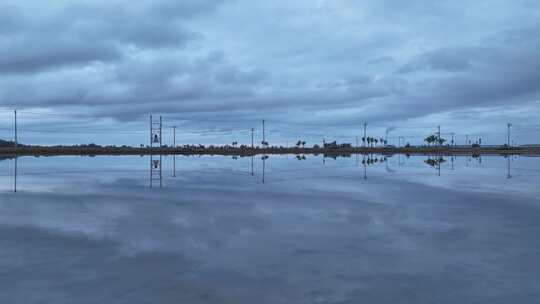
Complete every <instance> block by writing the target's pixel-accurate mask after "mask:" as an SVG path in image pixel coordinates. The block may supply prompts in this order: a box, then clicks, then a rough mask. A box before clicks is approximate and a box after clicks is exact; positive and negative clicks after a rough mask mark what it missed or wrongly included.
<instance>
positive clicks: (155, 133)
mask: <svg viewBox="0 0 540 304" xmlns="http://www.w3.org/2000/svg"><path fill="white" fill-rule="evenodd" d="M162 126H163V124H162V119H161V116H160V117H159V121H154V120H153V118H152V115H150V147H153V146H154V144H155V145H157V146H159V147H161V146H162V145H161V131H162V129H163V128H162Z"/></svg>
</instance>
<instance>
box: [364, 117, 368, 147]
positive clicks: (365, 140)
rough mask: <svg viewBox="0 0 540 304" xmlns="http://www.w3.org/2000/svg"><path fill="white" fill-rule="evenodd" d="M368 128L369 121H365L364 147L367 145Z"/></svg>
mask: <svg viewBox="0 0 540 304" xmlns="http://www.w3.org/2000/svg"><path fill="white" fill-rule="evenodd" d="M366 129H367V122H364V141H363V146H364V148H365V147H366V142H367V138H366V136H367V135H366V134H367V133H366V132H367V130H366Z"/></svg>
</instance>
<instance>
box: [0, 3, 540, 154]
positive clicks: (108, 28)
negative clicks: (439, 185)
mask: <svg viewBox="0 0 540 304" xmlns="http://www.w3.org/2000/svg"><path fill="white" fill-rule="evenodd" d="M539 20H540V4H539V3H538V1H535V0H514V1H507V0H491V1H482V0H479V1H444V0H441V1H431V0H411V1H397V0H396V1H390V0H371V1H353V0H333V1H330V0H296V1H286V0H274V1H252V0H180V1H178V0H141V1H127V0H116V1H110V0H107V1H106V0H93V1H92V0H86V1H83V0H81V1H67V0H65V1H61V0H57V1H53V0H49V1H38V0H17V1H11V0H4V1H1V2H0V118H1V120H0V129H1V132H0V136H1V137H3V138H10V137H11V136H12V135H11V129H12V124H13V121H12V116H13V115H12V113H11V111H12V110H14V109H17V110H18V111H19V118H20V119H19V124H20V131H21V132H20V136H21V140H22V141H25V142H29V143H78V142H89V141H93V142H97V143H102V144H108V143H117V144H141V143H144V144H146V143H147V142H148V137H149V136H148V130H147V127H148V116H149V114H151V113H152V114H154V115H156V116H159V115H163V119H164V127H165V130H166V131H167V132H166V138H165V140H166V141H168V140H169V137H170V127H171V126H173V125H176V126H178V134H177V138H178V141H179V142H181V143H188V142H189V143H218V142H219V143H229V142H230V141H231V140H238V141H240V142H248V141H249V139H250V137H249V131H248V130H249V129H250V128H252V127H254V128H256V132H257V135H256V136H259V135H260V129H261V122H260V121H261V120H262V119H266V120H267V121H268V132H269V135H268V136H269V140H270V143H271V144H272V143H285V142H286V141H291V142H292V141H295V140H298V139H299V138H302V139H304V140H307V141H308V145H309V144H310V143H318V142H320V141H321V140H322V138H324V139H326V140H333V139H334V140H338V141H348V142H352V141H353V140H354V136H356V135H361V133H362V132H363V131H362V124H363V122H364V121H367V123H368V133H370V134H371V135H373V136H378V137H379V136H381V137H382V136H384V135H385V133H386V130H388V131H389V137H390V138H391V141H392V140H395V137H398V136H404V137H406V138H407V140H408V141H411V142H413V143H414V142H415V141H419V140H418V139H419V138H422V137H423V136H425V135H427V134H429V133H431V132H434V131H435V128H436V126H438V125H441V126H442V131H443V133H444V134H446V136H447V137H450V135H449V134H450V133H455V137H456V142H457V143H463V142H464V140H465V134H469V135H470V136H471V138H477V137H479V136H481V137H482V138H483V142H486V143H500V142H503V141H504V140H505V136H506V133H505V132H506V123H507V122H512V123H514V128H513V130H514V134H515V136H514V137H513V138H514V140H515V141H516V142H518V143H529V142H534V141H536V142H538V141H539V140H536V138H538V136H536V134H540V122H538V121H537V119H536V118H537V117H539V114H540V97H539V95H540V52H539V51H538V50H539V49H540V22H539ZM396 142H397V141H396Z"/></svg>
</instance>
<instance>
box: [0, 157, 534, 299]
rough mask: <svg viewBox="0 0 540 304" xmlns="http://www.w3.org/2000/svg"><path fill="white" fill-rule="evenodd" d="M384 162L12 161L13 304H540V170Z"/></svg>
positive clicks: (496, 161)
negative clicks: (15, 176)
mask: <svg viewBox="0 0 540 304" xmlns="http://www.w3.org/2000/svg"><path fill="white" fill-rule="evenodd" d="M375 157H376V158H377V160H378V161H377V162H372V161H370V164H366V165H365V166H364V165H363V158H362V156H360V157H359V158H356V157H354V156H353V157H351V158H340V159H337V160H334V159H328V158H327V159H326V160H324V161H323V157H322V156H318V157H314V156H307V159H306V160H298V159H297V158H296V157H294V156H270V157H269V158H268V159H266V160H262V159H261V157H260V156H258V157H256V158H255V159H253V171H252V165H251V164H252V158H250V157H247V158H238V159H233V158H231V157H176V160H175V161H173V157H171V156H169V157H163V158H162V163H161V164H159V163H157V162H154V163H151V161H150V157H148V156H146V157H138V156H136V157H134V156H128V157H95V158H89V157H85V158H83V157H54V158H44V157H41V158H34V157H21V158H19V159H18V160H17V181H16V183H17V184H16V187H17V192H16V193H15V192H14V190H15V179H14V170H15V160H13V159H7V160H2V161H0V303H25V304H26V303H55V304H63V303H130V304H132V303H272V304H278V303H336V304H337V303H392V304H395V303H486V304H487V303H489V304H492V303H539V301H540V283H539V282H540V263H539V257H540V200H539V194H540V188H539V187H538V185H539V182H540V158H532V157H512V158H510V159H505V158H503V157H482V158H481V159H479V158H470V157H457V158H455V159H452V158H451V157H445V162H443V163H441V164H440V168H439V164H438V163H437V158H432V159H433V160H435V161H428V162H426V160H427V159H428V158H427V157H425V156H412V157H410V158H407V157H405V156H398V155H396V156H393V157H390V158H388V159H387V160H386V161H385V160H384V159H383V157H382V156H374V158H375ZM159 159H160V158H159V156H156V157H154V160H159ZM174 162H175V163H176V170H174V168H173V167H174ZM365 162H367V161H366V160H365V161H364V163H365ZM429 163H431V165H430V164H429ZM160 167H161V174H160V172H159V168H160ZM151 168H152V169H151ZM263 168H264V176H263ZM160 175H161V180H160ZM151 176H152V179H151ZM150 183H152V187H150ZM160 184H161V185H160Z"/></svg>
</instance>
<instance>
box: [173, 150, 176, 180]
mask: <svg viewBox="0 0 540 304" xmlns="http://www.w3.org/2000/svg"><path fill="white" fill-rule="evenodd" d="M173 177H176V154H173Z"/></svg>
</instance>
